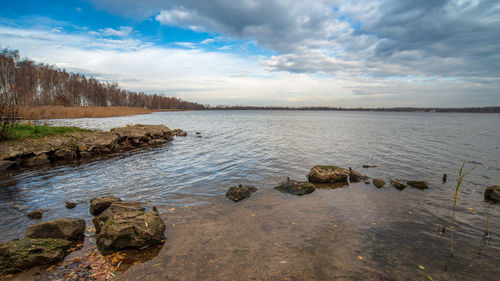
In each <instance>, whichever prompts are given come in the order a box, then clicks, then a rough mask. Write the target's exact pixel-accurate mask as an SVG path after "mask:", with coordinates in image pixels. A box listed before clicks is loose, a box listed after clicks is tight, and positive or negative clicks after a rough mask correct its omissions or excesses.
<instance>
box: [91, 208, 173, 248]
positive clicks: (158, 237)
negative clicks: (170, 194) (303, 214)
mask: <svg viewBox="0 0 500 281" xmlns="http://www.w3.org/2000/svg"><path fill="white" fill-rule="evenodd" d="M164 232H165V224H164V223H163V221H162V220H161V219H160V217H159V216H158V214H157V213H156V212H148V213H143V212H139V211H136V212H120V213H116V214H114V215H113V216H112V217H111V218H110V219H109V220H108V221H107V222H106V223H105V224H104V226H103V228H102V230H101V233H100V234H99V235H98V236H97V247H98V248H99V250H100V251H101V253H102V254H104V255H107V254H110V253H112V252H115V251H118V250H121V249H124V248H143V247H148V246H153V245H157V244H161V243H163V242H164Z"/></svg>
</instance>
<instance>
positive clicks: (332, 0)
mask: <svg viewBox="0 0 500 281" xmlns="http://www.w3.org/2000/svg"><path fill="white" fill-rule="evenodd" d="M0 47H2V48H5V47H8V48H11V49H17V50H19V51H20V52H21V55H22V56H23V57H27V58H30V59H32V60H34V61H36V62H39V63H48V64H53V65H56V66H58V67H60V68H65V69H66V70H68V71H71V72H78V73H83V74H85V75H88V76H93V77H95V78H97V79H98V80H100V81H104V82H118V83H119V85H120V86H121V87H122V88H124V89H127V90H132V91H142V92H145V93H158V94H162V95H166V96H177V97H179V98H182V99H184V100H188V101H195V102H199V103H202V104H210V105H257V106H333V107H337V106H341V107H400V106H411V107H468V106H500V2H499V1H498V0H494V1H487V0H486V1H481V0H448V1H444V0H419V1H413V0H411V1H410V0H372V1H368V0H343V1H336V0H308V1H302V0H239V1H235V0H210V1H208V0H207V1H199V0H167V1H163V0H142V1H137V0H86V1H84V0H65V1H55V0H44V1H40V0H37V1H32V0H18V1H11V0H0Z"/></svg>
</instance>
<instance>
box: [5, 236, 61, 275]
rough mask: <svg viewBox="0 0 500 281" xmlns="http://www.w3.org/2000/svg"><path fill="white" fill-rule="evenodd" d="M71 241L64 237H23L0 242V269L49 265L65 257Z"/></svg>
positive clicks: (7, 270) (17, 269)
mask: <svg viewBox="0 0 500 281" xmlns="http://www.w3.org/2000/svg"><path fill="white" fill-rule="evenodd" d="M70 247H71V242H70V241H68V240H63V239H29V238H27V239H23V240H13V241H9V242H3V243H0V269H2V271H3V272H14V271H22V270H25V269H28V268H30V267H33V266H37V265H49V264H52V263H56V262H58V261H60V260H62V259H63V258H64V256H66V254H67V250H68V249H70Z"/></svg>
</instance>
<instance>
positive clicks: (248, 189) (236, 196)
mask: <svg viewBox="0 0 500 281" xmlns="http://www.w3.org/2000/svg"><path fill="white" fill-rule="evenodd" d="M256 191H257V188H255V187H253V186H248V185H239V186H231V187H230V188H229V189H228V190H227V191H226V197H227V198H229V199H231V200H233V201H234V202H237V201H241V200H243V199H245V198H248V197H250V195H252V193H254V192H256Z"/></svg>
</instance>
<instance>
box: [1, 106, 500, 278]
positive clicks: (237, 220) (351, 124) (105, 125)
mask: <svg viewBox="0 0 500 281" xmlns="http://www.w3.org/2000/svg"><path fill="white" fill-rule="evenodd" d="M54 122H55V123H56V124H64V125H77V126H83V127H90V128H100V129H110V128H111V127H118V126H124V125H126V124H131V123H148V124H165V125H167V126H168V127H170V128H182V129H184V130H186V131H187V132H188V137H185V138H180V137H178V138H176V139H175V140H174V141H173V142H171V143H170V144H167V145H165V146H163V147H160V148H155V149H149V150H141V151H136V152H133V153H128V154H126V155H117V156H112V157H108V158H105V159H102V160H100V161H96V162H91V163H80V164H79V163H75V164H72V165H65V166H57V167H47V168H45V169H36V170H25V171H23V172H21V173H16V174H14V175H12V176H10V177H6V176H3V177H1V178H2V179H0V212H1V215H2V222H1V224H0V231H1V232H0V233H2V234H1V236H0V240H1V241H4V240H8V239H13V238H19V237H21V236H22V234H23V230H24V228H25V226H27V225H28V224H30V223H32V221H29V220H28V219H27V218H26V217H25V215H26V213H27V212H29V211H30V210H33V209H36V208H42V209H45V210H46V214H45V216H44V220H48V219H53V218H58V217H69V216H76V217H82V218H85V219H86V220H87V223H91V222H90V215H89V214H88V201H89V200H90V199H91V198H92V197H95V196H98V195H109V194H113V195H116V196H118V197H121V198H122V199H124V200H142V201H150V202H151V203H152V204H154V205H157V206H158V207H159V210H160V211H162V212H163V215H162V216H163V218H164V219H165V220H166V222H167V230H166V237H167V242H166V244H165V246H164V248H163V249H162V250H161V251H160V253H159V255H158V256H157V257H156V258H154V259H153V260H151V261H149V262H146V263H144V264H142V265H135V266H133V267H131V268H130V269H129V270H128V271H127V272H126V273H125V275H124V276H123V277H124V278H125V279H128V280H137V279H144V280H164V279H165V278H170V279H181V280H197V279H205V278H208V279H222V280H238V279H239V280H241V279H250V277H254V278H255V279H258V280H265V279H269V280H270V279H277V280H280V279H292V280H293V279H296V280H303V279H307V280H331V279H340V280H342V279H345V280H351V279H375V280H391V279H394V280H415V279H422V280H423V279H425V278H427V275H430V276H431V277H432V278H434V280H443V279H445V280H471V279H474V280H476V279H477V280H496V279H497V278H496V277H497V276H498V274H499V273H500V269H498V268H499V267H498V265H499V264H500V260H499V259H500V245H499V242H498V241H497V240H496V239H491V241H490V243H489V245H488V244H486V245H485V246H484V248H483V249H482V250H481V255H478V254H477V253H478V250H479V248H478V245H479V244H480V243H481V239H482V237H483V234H484V224H485V214H487V213H489V215H490V218H489V225H490V229H491V235H492V236H493V237H495V236H494V235H495V233H498V225H499V221H500V211H499V208H497V207H498V206H497V205H498V204H497V205H491V207H490V209H489V212H488V204H486V203H484V202H483V198H482V197H483V192H484V188H485V186H487V185H494V184H498V183H499V182H500V178H499V176H498V172H499V171H500V165H499V164H500V163H499V162H500V148H499V144H498V132H500V116H499V115H494V114H491V115H485V114H437V113H436V114H433V113H381V112H376V113H370V112H321V111H319V112H307V111H284V112H283V111H209V112H162V113H154V114H151V115H140V116H134V117H120V118H106V119H80V120H56V121H54ZM197 131H199V132H201V133H202V136H203V137H201V138H197V137H196V136H195V132H197ZM463 160H467V161H468V164H467V165H470V166H471V167H476V169H475V170H474V172H473V173H472V174H470V175H468V177H467V178H466V179H465V181H464V183H463V185H462V187H461V192H460V194H459V197H458V203H457V209H456V224H455V226H456V228H455V256H454V259H453V260H452V261H451V262H450V266H449V268H448V271H446V272H445V271H444V270H443V269H444V265H445V263H446V259H447V257H448V255H449V233H448V232H446V233H445V234H444V235H443V237H441V236H440V235H439V233H438V232H437V231H436V230H437V229H438V227H439V226H441V225H443V224H445V225H449V219H450V217H451V206H452V204H453V194H454V185H455V183H456V181H455V179H456V177H457V173H458V169H459V168H460V165H461V163H462V161H463ZM317 164H334V165H339V166H343V167H346V168H347V167H352V168H353V169H354V170H357V171H359V172H361V173H363V174H366V175H368V176H370V177H374V178H380V179H384V180H385V181H386V182H387V184H386V186H385V187H384V188H381V189H377V188H375V187H374V186H373V185H372V184H369V185H366V184H364V183H356V184H351V185H350V186H349V187H344V188H336V189H318V190H317V191H315V192H314V193H312V194H310V195H305V196H302V197H293V196H290V195H287V194H281V193H279V192H276V191H274V190H273V187H274V186H275V185H276V184H277V183H279V182H281V181H283V180H285V179H286V177H290V178H291V179H295V180H306V174H307V173H308V171H309V169H310V168H311V167H312V166H314V165H317ZM363 164H373V165H377V166H378V167H377V168H370V169H363V168H362V165H363ZM443 173H447V174H448V180H447V183H442V175H443ZM390 178H397V179H402V180H426V181H428V182H429V184H430V189H428V190H418V189H414V188H410V187H408V188H406V189H405V190H403V191H402V192H400V191H398V190H396V189H395V188H393V187H392V186H391V185H390V184H389V179H390ZM238 184H248V185H253V186H256V187H258V188H259V191H258V192H257V193H255V194H253V195H252V197H251V198H249V199H246V200H244V201H243V202H239V203H232V202H229V201H228V200H226V199H225V197H224V192H225V191H226V189H227V188H228V187H229V186H232V185H238ZM65 201H74V202H77V203H79V204H78V206H77V207H76V208H75V209H72V210H68V209H66V208H65V207H64V202H65ZM15 204H17V205H15ZM14 206H16V208H14ZM186 206H187V208H185V207H186ZM172 207H175V211H173V212H172V211H169V209H170V208H172ZM158 263H161V264H162V266H153V265H155V264H158ZM419 266H422V267H423V268H424V269H421V268H420V267H419Z"/></svg>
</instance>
